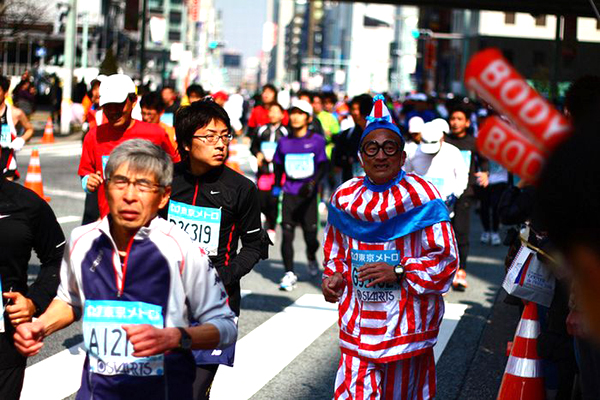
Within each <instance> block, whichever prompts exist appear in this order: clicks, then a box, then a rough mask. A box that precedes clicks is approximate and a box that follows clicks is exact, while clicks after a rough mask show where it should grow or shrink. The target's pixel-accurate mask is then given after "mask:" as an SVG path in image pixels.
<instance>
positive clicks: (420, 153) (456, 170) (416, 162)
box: [404, 121, 469, 206]
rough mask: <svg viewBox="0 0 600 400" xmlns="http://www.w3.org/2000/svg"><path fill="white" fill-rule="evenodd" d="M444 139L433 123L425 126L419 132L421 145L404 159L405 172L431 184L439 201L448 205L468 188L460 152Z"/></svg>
mask: <svg viewBox="0 0 600 400" xmlns="http://www.w3.org/2000/svg"><path fill="white" fill-rule="evenodd" d="M443 139H444V132H443V128H442V126H441V125H440V124H438V123H435V121H432V122H428V123H426V124H425V126H424V127H423V130H422V132H421V143H420V144H419V147H418V148H417V150H416V151H415V152H413V153H412V154H411V155H409V156H408V157H407V160H406V163H405V164H404V170H405V171H406V172H407V173H416V174H417V175H420V176H422V177H423V178H425V179H427V180H428V181H430V182H431V183H433V184H434V185H435V186H436V187H437V189H438V190H439V192H440V195H441V197H442V199H444V200H446V204H448V205H450V206H451V205H453V204H454V201H456V199H457V198H459V197H460V195H461V194H462V193H463V192H464V191H465V189H466V188H467V184H468V183H469V170H468V168H467V166H466V165H465V162H464V160H463V158H462V155H461V154H460V150H458V148H456V147H455V146H453V145H451V144H450V143H445V142H444V140H443Z"/></svg>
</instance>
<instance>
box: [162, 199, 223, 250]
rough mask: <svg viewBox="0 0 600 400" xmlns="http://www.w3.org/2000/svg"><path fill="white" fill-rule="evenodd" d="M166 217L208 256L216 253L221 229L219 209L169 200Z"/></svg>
mask: <svg viewBox="0 0 600 400" xmlns="http://www.w3.org/2000/svg"><path fill="white" fill-rule="evenodd" d="M168 219H169V222H171V223H173V224H175V225H177V226H178V227H179V228H181V229H182V230H184V231H185V233H187V234H188V235H189V236H190V239H192V241H193V242H194V243H196V244H197V245H198V246H199V247H200V248H202V250H204V251H205V252H206V253H207V254H208V255H209V256H216V255H217V253H218V251H219V232H220V230H221V209H219V208H209V207H198V206H192V205H189V204H185V203H180V202H178V201H174V200H171V201H170V203H169V217H168Z"/></svg>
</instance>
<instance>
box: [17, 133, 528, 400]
mask: <svg viewBox="0 0 600 400" xmlns="http://www.w3.org/2000/svg"><path fill="white" fill-rule="evenodd" d="M36 140H38V139H34V142H35V141H36ZM79 143H80V142H79V141H77V140H76V139H75V140H74V139H73V138H72V137H71V138H66V139H60V140H59V141H57V143H55V144H53V145H40V146H38V148H39V149H40V158H41V167H42V176H43V183H44V189H45V193H46V194H47V195H49V196H51V197H52V200H51V202H50V205H51V206H52V208H53V210H54V212H55V214H56V216H57V217H58V218H59V220H60V221H63V223H62V224H61V225H62V228H63V230H64V232H65V235H69V234H70V232H71V230H72V229H73V228H74V227H76V226H78V225H79V224H80V219H79V218H80V217H81V215H82V213H83V197H84V196H83V192H82V190H81V186H80V183H79V178H78V177H77V166H78V163H79V155H78V154H79V147H78V146H79ZM32 147H33V146H32V145H28V146H27V147H26V148H25V149H24V150H23V151H22V153H21V154H20V155H19V158H18V161H19V165H20V170H21V172H22V174H23V177H24V176H25V172H26V169H27V164H28V162H29V152H30V149H31V148H32ZM23 180H24V179H23ZM23 180H22V181H23ZM472 226H473V229H472V235H471V237H472V246H471V257H470V261H469V266H468V270H467V272H468V280H469V285H470V286H469V288H468V290H467V291H466V292H462V293H461V292H454V291H451V292H449V293H448V294H447V295H446V296H445V301H446V303H448V304H450V305H464V307H466V309H465V311H464V315H462V317H460V320H459V322H458V324H457V325H456V324H455V325H456V326H455V329H454V330H453V331H451V337H450V339H449V341H448V343H447V345H446V347H445V348H444V351H443V352H442V355H441V357H440V359H439V361H438V362H437V377H438V395H437V397H436V398H437V399H492V398H495V396H496V394H497V391H498V386H499V384H500V380H501V378H502V372H503V369H504V365H505V363H506V357H505V355H504V349H505V348H506V341H507V340H509V339H510V338H511V337H512V335H513V334H514V328H515V324H516V322H517V318H518V315H517V314H516V312H515V310H513V309H512V308H510V307H508V306H505V305H504V304H502V303H501V301H500V299H499V298H498V289H499V286H500V284H501V282H502V279H503V276H504V266H503V257H504V255H505V253H506V248H505V247H503V246H500V247H491V246H487V245H486V246H484V245H481V244H480V243H479V240H478V239H479V235H480V228H479V226H480V224H479V221H478V220H477V218H476V216H475V215H473V220H472ZM295 245H296V258H297V273H298V276H299V280H300V281H299V283H298V286H297V289H296V290H294V291H292V292H281V291H279V290H278V288H277V284H278V282H279V279H280V278H281V276H282V274H283V265H282V262H281V255H280V251H279V246H280V241H279V240H277V241H276V245H275V246H274V247H272V249H271V257H270V259H269V260H267V261H263V262H261V263H260V264H258V265H257V266H256V267H255V268H254V270H253V271H252V272H251V273H250V274H249V275H247V276H246V277H245V278H244V279H243V281H242V288H243V290H245V294H246V296H245V298H244V299H243V302H242V314H241V318H240V321H239V329H240V336H239V340H240V344H239V346H240V347H243V350H244V351H248V354H255V355H254V356H253V357H255V359H253V360H250V362H249V363H248V362H246V363H245V364H243V365H244V366H243V368H247V371H246V370H244V371H242V372H243V373H244V375H246V374H247V375H248V376H251V377H254V376H256V378H251V379H254V384H256V385H258V386H257V387H258V391H256V392H255V393H251V394H252V397H251V398H252V399H331V398H332V394H333V382H334V378H335V372H336V369H337V365H338V361H339V348H338V346H337V324H336V323H335V312H332V311H331V310H329V309H326V308H325V307H324V306H323V305H321V303H319V302H318V301H319V294H320V289H319V281H318V278H317V279H315V278H313V279H311V278H310V276H309V275H308V273H307V271H306V268H305V267H306V258H305V256H304V243H303V240H302V235H301V234H300V232H298V233H297V235H296V241H295ZM319 259H322V255H321V256H320V257H319ZM37 263H38V261H37V259H36V258H35V257H33V258H32V260H31V271H30V272H31V275H30V278H31V279H33V278H34V277H35V272H36V270H37ZM310 295H315V296H310ZM307 301H308V303H306V302H307ZM307 304H308V305H307ZM459 308H460V307H459ZM332 315H333V317H332ZM286 318H287V319H286ZM332 318H333V319H332ZM288 327H289V329H287V330H286V328H288ZM80 332H81V327H80V324H79V323H75V324H73V325H72V326H70V327H68V328H67V329H64V330H63V331H60V332H57V333H55V334H54V335H53V336H51V337H49V338H47V339H46V341H45V345H44V348H43V350H42V352H41V353H40V354H39V355H38V356H36V357H33V358H31V359H30V360H29V364H28V365H29V366H33V365H35V364H37V363H40V362H42V361H47V360H50V359H52V358H51V357H52V356H55V355H57V354H58V353H59V352H61V351H63V350H65V349H68V348H71V347H72V346H75V345H76V344H78V343H79V342H81V340H82V336H81V333H80ZM253 332H254V333H255V334H252V333H253ZM306 332H310V333H306ZM270 334H272V337H270V336H269V335H270ZM311 335H312V336H311ZM241 343H244V345H243V346H242V345H241ZM256 347H259V348H260V349H259V352H258V353H250V352H251V351H257V350H256ZM239 350H240V352H239V353H238V356H239V354H240V353H242V349H241V348H240V349H239ZM278 353H280V354H278ZM244 354H245V353H244ZM238 360H239V358H238ZM246 361H248V360H246ZM239 362H240V364H242V361H241V360H239ZM40 365H44V364H40ZM241 368H242V367H240V369H241ZM224 369H227V368H226V367H224ZM233 370H236V368H233ZM225 373H228V372H227V371H226V372H224V374H225ZM219 374H221V372H220V373H219ZM253 374H254V375H253ZM69 379H71V380H76V381H78V380H79V376H73V377H69ZM232 379H233V378H232ZM235 379H238V378H235ZM239 379H241V378H239ZM261 379H263V380H265V382H262V381H261ZM217 384H220V382H219V381H217V382H215V391H217V390H218V389H217V387H216V386H217ZM229 384H230V385H234V386H235V384H236V382H230V383H229ZM26 385H33V383H31V381H27V380H26ZM25 389H26V390H27V389H32V390H33V388H29V387H26V388H25ZM223 389H230V388H223ZM240 393H241V392H240ZM238 396H240V397H239V398H248V397H250V396H247V397H244V396H245V395H244V396H243V395H242V394H239V395H238ZM213 397H214V398H215V399H217V400H218V399H220V398H223V399H227V400H229V399H232V398H238V397H235V396H234V397H231V396H228V397H217V396H216V395H215V396H213Z"/></svg>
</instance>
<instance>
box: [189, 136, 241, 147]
mask: <svg viewBox="0 0 600 400" xmlns="http://www.w3.org/2000/svg"><path fill="white" fill-rule="evenodd" d="M192 137H193V138H194V139H202V141H204V143H207V144H210V145H215V144H217V143H219V139H221V140H222V141H223V144H229V142H231V139H233V135H232V134H231V133H228V134H226V135H220V136H219V135H196V136H192Z"/></svg>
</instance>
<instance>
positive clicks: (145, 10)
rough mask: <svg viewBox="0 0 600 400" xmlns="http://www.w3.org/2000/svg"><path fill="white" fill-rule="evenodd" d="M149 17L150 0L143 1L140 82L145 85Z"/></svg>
mask: <svg viewBox="0 0 600 400" xmlns="http://www.w3.org/2000/svg"><path fill="white" fill-rule="evenodd" d="M147 15H148V0H142V28H141V30H142V31H141V32H140V82H141V83H142V85H143V84H144V70H145V69H146V24H147V18H146V16H147Z"/></svg>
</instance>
